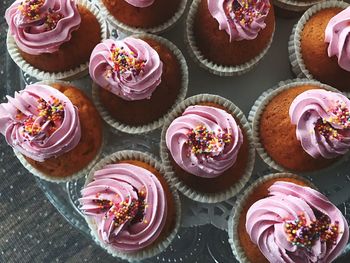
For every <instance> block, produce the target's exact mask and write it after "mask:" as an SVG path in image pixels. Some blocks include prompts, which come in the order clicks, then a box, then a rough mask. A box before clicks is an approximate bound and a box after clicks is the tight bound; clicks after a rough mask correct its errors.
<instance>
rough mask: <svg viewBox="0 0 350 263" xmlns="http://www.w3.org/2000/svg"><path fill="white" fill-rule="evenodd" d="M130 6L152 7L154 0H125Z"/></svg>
mask: <svg viewBox="0 0 350 263" xmlns="http://www.w3.org/2000/svg"><path fill="white" fill-rule="evenodd" d="M125 1H126V2H128V3H129V4H130V5H133V6H135V7H142V8H143V7H147V6H151V5H152V4H153V3H154V0H125Z"/></svg>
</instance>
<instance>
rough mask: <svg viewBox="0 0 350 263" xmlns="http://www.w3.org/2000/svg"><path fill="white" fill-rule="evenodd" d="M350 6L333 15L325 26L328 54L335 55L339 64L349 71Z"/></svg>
mask: <svg viewBox="0 0 350 263" xmlns="http://www.w3.org/2000/svg"><path fill="white" fill-rule="evenodd" d="M349 39H350V7H348V8H346V9H345V10H343V11H342V12H340V13H339V14H337V15H336V16H334V17H333V18H332V19H331V20H330V21H329V22H328V25H327V27H326V31H325V42H326V43H329V45H328V50H327V51H328V56H329V57H332V56H337V58H338V64H339V66H340V67H341V68H342V69H344V70H347V71H350V42H349V41H350V40H349Z"/></svg>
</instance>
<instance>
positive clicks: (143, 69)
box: [89, 37, 163, 100]
mask: <svg viewBox="0 0 350 263" xmlns="http://www.w3.org/2000/svg"><path fill="white" fill-rule="evenodd" d="M162 70H163V63H162V61H161V60H160V57H159V55H158V53H157V51H156V50H154V49H153V48H152V47H151V46H150V45H149V44H148V43H147V42H145V41H143V40H141V39H137V38H133V37H128V38H125V39H123V40H112V39H107V40H105V41H104V42H103V43H100V44H98V45H97V46H96V47H95V49H94V50H93V52H92V54H91V58H90V65H89V71H90V76H91V77H92V78H93V80H94V81H95V82H96V83H97V84H98V85H99V86H100V87H102V88H104V89H107V90H109V91H110V92H112V93H113V94H115V95H117V96H119V97H121V98H123V99H125V100H143V99H149V98H150V97H151V96H152V93H153V92H154V91H155V89H156V88H157V86H158V85H159V84H160V82H161V76H162Z"/></svg>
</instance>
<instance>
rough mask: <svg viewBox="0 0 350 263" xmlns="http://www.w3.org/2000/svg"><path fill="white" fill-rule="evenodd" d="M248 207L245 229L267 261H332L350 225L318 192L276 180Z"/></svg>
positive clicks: (339, 252)
mask: <svg viewBox="0 0 350 263" xmlns="http://www.w3.org/2000/svg"><path fill="white" fill-rule="evenodd" d="M268 190H269V196H268V197H266V198H264V199H260V200H258V201H257V202H255V203H254V204H253V205H252V206H251V207H250V208H249V210H248V212H247V217H246V230H247V233H248V234H249V236H250V238H251V240H252V242H253V243H255V244H257V245H258V247H259V249H260V251H261V252H262V253H263V255H264V256H265V257H266V258H267V259H268V260H269V261H270V262H288V263H291V262H320V263H327V262H332V261H333V260H334V259H335V258H336V257H338V256H339V255H340V254H341V253H342V251H343V250H344V248H345V246H346V244H347V242H348V239H349V226H348V224H347V222H346V219H345V218H344V216H343V215H342V214H341V212H340V211H339V209H338V208H337V207H336V206H334V205H333V204H332V203H331V202H330V201H328V199H327V198H326V197H325V196H324V195H322V194H321V193H319V192H317V191H315V190H313V189H311V188H309V187H303V186H299V185H296V184H294V183H289V182H283V181H278V182H275V183H274V184H273V185H272V186H271V187H270V188H269V189H268Z"/></svg>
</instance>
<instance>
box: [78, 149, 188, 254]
mask: <svg viewBox="0 0 350 263" xmlns="http://www.w3.org/2000/svg"><path fill="white" fill-rule="evenodd" d="M81 193H82V198H81V199H80V203H81V210H82V211H83V213H84V214H85V218H86V221H87V223H88V225H89V227H90V229H91V234H92V235H93V237H94V238H95V240H96V241H97V242H98V243H99V244H100V245H101V246H102V247H104V248H105V249H107V251H108V252H109V253H111V254H112V255H114V256H117V257H120V258H123V259H127V260H129V261H135V260H142V259H145V258H148V257H152V256H154V255H156V254H158V253H160V252H161V251H162V250H164V249H165V248H166V247H167V246H168V245H169V244H170V243H171V241H172V239H173V238H174V237H175V235H176V232H177V230H178V228H179V221H180V214H181V211H180V210H181V209H180V199H179V196H178V194H177V192H176V190H174V189H173V188H172V186H171V185H170V184H169V178H168V177H167V176H166V175H165V173H164V170H163V168H162V165H161V164H160V163H159V162H158V161H156V160H155V159H154V158H152V157H150V156H148V155H147V154H144V153H141V152H136V151H121V152H117V153H114V154H112V155H110V156H108V157H106V158H105V159H103V160H102V161H100V162H99V163H98V164H97V165H96V166H95V167H94V168H93V170H92V171H91V172H90V174H89V176H88V178H87V180H86V183H85V186H84V188H83V189H82V191H81Z"/></svg>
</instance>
